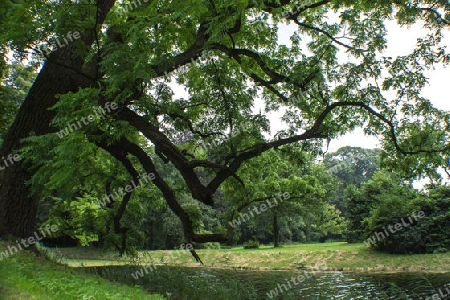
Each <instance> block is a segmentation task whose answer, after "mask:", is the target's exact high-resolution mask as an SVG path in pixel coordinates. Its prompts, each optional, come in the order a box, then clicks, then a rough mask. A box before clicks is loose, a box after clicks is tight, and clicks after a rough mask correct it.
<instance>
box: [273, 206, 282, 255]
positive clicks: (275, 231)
mask: <svg viewBox="0 0 450 300" xmlns="http://www.w3.org/2000/svg"><path fill="white" fill-rule="evenodd" d="M273 247H274V248H278V247H280V228H279V227H278V216H277V214H276V213H275V214H273Z"/></svg>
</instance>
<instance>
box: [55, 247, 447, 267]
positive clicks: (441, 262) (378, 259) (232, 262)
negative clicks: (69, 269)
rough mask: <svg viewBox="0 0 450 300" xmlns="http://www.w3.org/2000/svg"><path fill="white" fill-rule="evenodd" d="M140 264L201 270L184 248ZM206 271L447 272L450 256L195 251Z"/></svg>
mask: <svg viewBox="0 0 450 300" xmlns="http://www.w3.org/2000/svg"><path fill="white" fill-rule="evenodd" d="M58 252H59V253H60V254H61V255H62V256H64V257H65V258H64V263H67V264H68V265H71V266H106V265H123V264H126V263H127V262H129V261H130V260H131V259H130V258H129V259H127V258H125V259H119V257H118V255H117V254H116V253H114V252H104V251H98V250H92V249H83V248H64V249H59V250H58ZM138 253H139V262H140V264H150V263H154V264H155V265H167V266H185V267H198V266H199V263H197V262H195V260H194V259H193V257H192V256H191V255H190V253H189V252H187V251H185V250H184V251H183V250H158V251H139V252H138ZM197 253H198V254H199V256H200V257H201V259H202V261H203V262H204V263H205V265H206V266H207V267H212V268H227V269H250V270H296V269H306V270H318V269H320V270H330V271H335V270H342V271H346V272H363V273H366V272H367V273H392V272H448V271H449V268H448V267H447V266H448V265H449V264H450V253H439V254H416V255H407V254H404V255H397V254H387V253H380V252H376V251H373V250H370V249H367V247H366V246H365V245H364V244H362V243H361V244H347V243H345V242H335V243H317V244H296V245H286V246H283V247H282V248H276V249H274V248H273V247H270V246H262V247H260V248H259V249H244V248H243V247H235V248H232V249H201V250H197Z"/></svg>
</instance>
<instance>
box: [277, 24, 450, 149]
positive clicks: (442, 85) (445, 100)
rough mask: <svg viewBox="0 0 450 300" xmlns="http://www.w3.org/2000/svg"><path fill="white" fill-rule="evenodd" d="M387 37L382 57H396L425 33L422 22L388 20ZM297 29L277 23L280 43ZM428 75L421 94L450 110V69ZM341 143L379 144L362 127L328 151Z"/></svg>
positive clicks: (286, 41) (448, 38) (449, 41)
mask: <svg viewBox="0 0 450 300" xmlns="http://www.w3.org/2000/svg"><path fill="white" fill-rule="evenodd" d="M386 27H387V29H388V36H387V41H388V45H387V49H386V50H385V51H384V52H383V55H385V56H391V57H396V56H399V55H407V54H410V53H411V51H412V50H413V49H414V47H415V45H416V40H417V38H418V37H423V36H425V35H426V33H427V31H426V30H425V29H424V28H423V27H422V26H421V25H414V26H411V27H410V28H406V27H400V26H398V25H397V24H396V23H395V22H394V21H389V22H387V26H386ZM296 30H297V25H295V24H293V23H291V24H290V25H287V24H284V25H281V26H279V31H278V33H279V41H278V42H279V43H280V44H285V45H287V46H289V45H290V40H289V38H290V36H292V34H293V33H294V32H295V31H296ZM443 42H444V43H445V44H448V45H450V35H449V34H447V36H446V38H445V39H444V40H443ZM344 50H345V49H343V51H342V53H341V55H340V58H341V59H343V60H345V58H346V56H347V55H346V54H345V51H344ZM426 74H427V76H428V77H429V85H428V86H427V87H426V88H425V89H424V91H423V95H424V96H425V97H427V98H429V99H430V101H431V102H432V103H433V105H435V106H436V107H437V108H439V109H443V110H448V111H450V101H449V92H448V85H449V83H450V68H444V67H442V66H439V67H437V68H436V69H435V70H433V71H430V72H427V73H426ZM271 119H272V120H273V122H271V123H272V124H273V125H274V126H273V127H274V128H273V130H275V131H276V127H277V125H276V124H279V121H276V122H275V119H276V117H274V118H271ZM343 146H353V147H362V148H375V147H377V146H379V141H378V139H377V138H376V137H374V136H366V135H364V133H363V130H362V129H358V130H355V131H354V132H350V133H347V134H346V135H344V136H342V137H339V138H337V139H335V140H332V141H331V142H330V145H329V148H328V151H329V152H334V151H336V150H337V149H339V148H340V147H343Z"/></svg>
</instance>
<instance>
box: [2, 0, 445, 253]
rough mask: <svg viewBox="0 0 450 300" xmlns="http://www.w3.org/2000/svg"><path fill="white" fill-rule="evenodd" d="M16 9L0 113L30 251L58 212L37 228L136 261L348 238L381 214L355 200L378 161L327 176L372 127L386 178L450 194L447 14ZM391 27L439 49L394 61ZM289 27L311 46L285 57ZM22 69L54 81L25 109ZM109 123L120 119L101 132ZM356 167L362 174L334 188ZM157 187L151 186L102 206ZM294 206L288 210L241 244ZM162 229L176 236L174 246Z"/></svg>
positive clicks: (68, 6) (39, 84)
mask: <svg viewBox="0 0 450 300" xmlns="http://www.w3.org/2000/svg"><path fill="white" fill-rule="evenodd" d="M138 4H140V5H138ZM2 6H5V7H6V8H7V10H6V12H3V10H2V12H1V13H0V17H1V19H0V24H1V25H2V27H5V28H8V29H7V30H4V31H2V32H1V33H0V41H1V54H2V58H3V59H2V64H1V70H2V71H3V75H4V76H6V77H8V78H7V79H5V80H3V82H2V90H1V92H2V93H6V92H9V93H10V94H14V97H15V98H14V99H13V100H14V101H12V102H11V103H10V102H8V101H7V100H6V99H5V98H4V97H2V98H1V100H0V111H2V113H3V112H5V113H4V116H3V115H2V118H5V119H6V120H7V122H6V123H2V124H1V126H3V127H0V133H1V134H2V136H3V134H4V142H3V144H2V148H1V149H0V157H4V156H7V155H8V154H9V153H13V152H16V151H20V153H21V156H22V157H23V158H24V159H23V160H21V161H20V162H17V163H15V164H14V165H12V166H10V167H9V168H7V169H4V170H0V180H1V182H0V235H2V232H3V231H5V232H7V233H11V234H14V235H17V236H23V237H27V236H28V235H29V234H30V233H31V232H33V230H34V228H35V227H36V220H35V218H34V216H36V215H37V212H38V208H39V206H41V207H42V205H44V204H45V205H46V207H47V208H49V209H47V210H46V212H45V213H43V215H42V216H44V215H45V214H47V213H48V215H47V216H48V217H47V218H45V217H43V218H42V220H40V221H42V222H43V223H44V224H45V223H58V224H60V225H61V227H60V228H62V230H61V232H60V233H59V234H60V235H70V236H71V237H72V238H74V239H76V240H78V241H79V243H80V244H83V245H87V244H90V243H93V242H99V243H100V244H104V245H105V246H106V247H115V248H117V249H118V250H119V251H120V252H121V253H124V252H126V251H130V252H132V251H133V250H134V249H137V248H140V247H143V246H144V245H146V246H147V247H155V246H156V245H165V246H170V247H174V246H176V245H175V244H176V243H177V242H175V240H176V239H178V238H183V239H184V242H192V243H205V242H226V241H230V240H234V241H236V242H237V241H239V238H240V237H239V236H236V235H234V236H233V234H234V233H233V232H236V231H241V232H240V233H241V234H242V235H245V240H248V239H250V238H252V237H258V236H259V237H261V238H264V239H268V238H271V239H272V240H273V243H274V245H275V246H278V244H279V241H280V238H281V237H284V239H285V240H292V239H294V240H304V241H308V240H313V239H316V238H317V239H318V238H320V237H321V236H324V235H325V236H326V235H329V234H341V233H344V232H343V231H344V228H345V227H346V223H345V220H344V219H342V218H344V217H347V216H348V219H349V222H350V225H349V226H350V228H351V229H355V228H356V227H357V226H359V224H361V221H362V220H363V219H365V218H367V217H369V214H370V213H371V212H369V211H368V209H374V208H375V205H376V204H377V201H378V202H380V201H383V199H381V198H380V197H381V196H380V197H378V196H377V193H382V191H380V190H376V191H374V193H371V192H370V191H369V190H370V188H369V186H370V185H368V186H367V187H364V188H363V190H362V191H356V190H352V189H358V187H359V185H361V183H362V182H364V181H367V180H368V179H369V178H370V176H371V174H373V173H374V171H375V166H377V165H378V161H377V160H376V159H375V157H378V153H375V152H374V153H368V154H369V156H370V159H367V160H366V159H360V158H358V157H359V156H360V155H361V154H362V152H364V151H363V150H360V152H359V153H358V150H357V149H344V150H342V152H340V153H338V155H336V157H334V158H333V157H327V158H326V159H325V161H324V165H318V166H314V163H313V162H314V160H315V159H316V158H318V157H320V156H321V155H322V154H323V152H324V150H323V149H324V148H325V146H326V144H327V142H328V141H330V140H331V139H334V138H336V137H339V136H341V135H343V134H345V133H347V132H349V131H352V130H353V129H355V128H358V127H364V132H365V133H366V134H368V135H376V136H378V137H380V139H381V145H382V146H383V149H384V150H383V154H382V162H383V165H384V166H385V167H386V168H387V170H388V171H394V172H396V173H397V174H399V176H400V178H406V179H408V180H413V179H417V178H422V177H429V178H431V179H433V180H435V181H437V180H439V177H440V175H439V173H438V172H437V169H438V168H439V167H442V166H447V159H448V157H449V154H450V146H449V137H450V136H449V135H450V130H449V128H450V125H449V124H450V115H449V113H448V112H446V111H442V110H439V109H437V108H435V107H433V105H432V104H431V102H430V100H429V99H426V98H425V97H424V96H423V94H422V89H423V87H425V86H426V84H427V77H426V72H427V71H428V70H431V69H432V68H433V67H435V66H436V65H438V64H441V65H448V64H449V62H450V59H449V58H450V54H449V53H448V50H447V49H446V48H445V45H444V44H443V41H442V39H443V36H444V34H445V33H446V32H448V26H449V20H450V13H449V10H450V7H449V3H448V1H446V0H421V1H412V0H411V1H384V0H378V1H366V0H361V1H347V0H346V1H342V0H322V1H319V0H317V1H313V0H307V1H302V2H301V3H299V2H297V1H289V0H279V1H278V0H275V1H273V0H251V1H250V0H231V1H229V0H226V1H225V0H214V1H208V0H195V1H184V0H175V1H158V0H152V1H145V2H139V3H137V2H133V6H134V7H133V6H132V5H131V4H129V3H128V2H122V1H120V2H119V1H117V2H116V1H113V0H99V1H88V0H80V1H70V0H62V1H58V2H54V1H43V0H38V1H6V2H5V3H4V4H2ZM388 20H395V21H396V22H397V23H398V24H399V25H403V26H409V25H413V24H416V23H423V24H425V28H424V30H425V32H426V34H425V35H424V36H420V37H418V38H417V43H416V46H415V48H414V49H407V50H409V51H406V54H404V55H400V56H397V57H390V56H388V55H387V54H386V53H385V50H386V48H387V47H388V43H387V28H386V23H387V21H388ZM286 23H289V24H290V25H291V26H293V28H295V29H296V30H295V31H293V32H290V33H288V35H289V41H288V42H285V43H282V42H280V41H281V39H282V36H283V35H285V34H286V33H285V32H283V30H282V28H284V25H285V24H286ZM342 54H345V55H344V56H346V57H347V58H346V59H344V60H343V59H342V58H341V57H342ZM10 60H12V61H17V60H23V61H24V62H25V61H28V62H29V63H30V66H31V67H35V70H36V71H38V72H39V73H38V75H37V78H36V80H35V81H34V84H33V85H32V87H31V89H30V90H29V92H28V93H27V94H26V98H25V101H24V102H23V105H22V106H21V107H20V109H18V103H19V99H18V98H17V97H23V96H24V94H25V92H24V91H25V90H27V88H28V86H29V85H28V83H29V78H30V77H29V75H28V74H29V73H30V72H25V70H28V69H27V68H25V69H20V68H19V67H14V64H11V67H10V70H13V71H14V72H13V71H11V72H9V73H7V72H6V70H7V69H8V68H9V67H6V65H7V64H8V63H9V62H10ZM38 67H41V68H40V69H39V70H38ZM21 70H22V71H21ZM5 74H6V75H5ZM25 75H26V76H25ZM19 79H21V80H19ZM22 79H23V80H22ZM16 90H20V91H21V92H22V94H20V93H17V91H16ZM107 107H109V108H110V107H116V108H115V109H112V110H109V109H108V110H107V111H106V110H105V112H104V113H101V114H95V112H98V111H99V110H100V108H102V109H103V108H105V109H106V108H107ZM94 114H95V117H94ZM277 114H278V116H279V118H278V119H277V120H276V121H273V120H272V122H271V120H270V119H271V118H272V116H274V118H276V116H277ZM13 115H15V119H14V122H12V116H13ZM275 124H276V125H277V126H275ZM278 125H279V126H278ZM6 127H8V128H9V129H8V132H6ZM5 132H6V134H5ZM364 154H367V153H365V152H364ZM348 157H353V158H355V159H354V161H352V166H351V168H350V169H349V170H348V169H343V170H341V171H342V172H341V175H340V176H332V175H331V174H327V173H326V170H327V169H328V168H329V167H330V168H331V167H336V163H337V162H338V161H339V160H343V159H344V160H347V159H348ZM353 162H354V163H353ZM326 164H329V166H327V165H326ZM337 169H339V168H337ZM337 169H336V168H335V169H334V170H335V171H336V170H337ZM338 171H339V170H338ZM145 174H154V180H152V181H151V182H150V183H144V184H138V185H137V186H134V188H131V189H128V190H127V191H126V192H123V193H122V192H119V194H118V196H116V197H115V198H114V200H113V201H111V202H109V203H107V204H105V205H102V204H101V203H99V202H98V200H99V199H103V198H104V195H105V194H106V195H110V194H112V193H114V192H116V191H120V189H122V190H124V189H125V187H126V186H129V185H130V184H131V183H136V182H138V181H139V178H142V177H141V176H143V175H145ZM334 177H337V179H340V180H341V186H339V182H338V181H337V180H336V178H334ZM350 183H353V184H356V185H355V186H350V187H349V188H348V190H349V194H348V195H349V196H348V197H350V198H351V199H352V200H350V202H349V206H348V207H347V205H346V203H345V202H344V200H343V199H344V197H343V188H344V186H347V185H348V184H350ZM378 188H379V189H384V188H387V189H390V188H391V187H390V186H389V185H387V186H385V185H381V186H376V185H375V186H374V189H378ZM336 191H340V192H339V193H340V194H338V196H333V194H334V195H336V194H335V193H336ZM352 191H353V192H352ZM280 193H281V194H284V193H288V194H289V195H290V197H289V199H287V198H286V199H283V201H281V199H280V201H279V202H277V204H276V205H274V206H273V207H271V208H270V209H269V210H267V211H266V212H265V213H264V214H263V213H261V214H257V213H256V214H257V215H256V216H254V217H252V218H251V220H249V221H248V224H247V223H246V226H244V227H243V228H239V229H235V228H232V227H233V226H231V225H230V221H232V220H234V219H235V218H236V217H238V216H240V215H241V214H245V213H247V212H248V210H250V209H252V210H255V212H256V211H257V209H259V207H260V205H262V204H261V203H262V202H264V201H266V202H267V201H269V200H270V201H272V200H271V199H272V198H273V197H274V196H275V197H278V196H276V195H279V194H280ZM394 195H396V194H394ZM272 204H273V202H272ZM268 205H269V204H268ZM352 205H353V206H352ZM169 209H170V211H171V212H168V210H169ZM44 211H45V209H44ZM341 213H342V214H341ZM155 214H157V216H155ZM173 216H176V217H177V219H176V220H175V219H174V218H173ZM246 222H247V221H246ZM162 224H164V226H162ZM38 225H39V224H38ZM247 225H248V226H247ZM144 226H148V227H150V228H148V227H147V228H144ZM158 226H161V227H164V228H165V229H164V231H161V232H164V233H170V232H172V231H171V230H170V229H172V228H179V229H178V230H177V231H173V232H174V233H173V236H172V237H171V238H168V239H167V240H164V239H163V238H162V237H161V236H157V234H155V229H154V227H156V228H159V227H158ZM158 232H159V231H158ZM180 232H181V234H180ZM148 234H154V236H153V237H152V238H151V239H150V240H149V239H148V238H147V235H148ZM357 234H360V233H357ZM238 235H239V232H238ZM156 236H157V237H156ZM240 242H243V241H240ZM194 256H195V252H194Z"/></svg>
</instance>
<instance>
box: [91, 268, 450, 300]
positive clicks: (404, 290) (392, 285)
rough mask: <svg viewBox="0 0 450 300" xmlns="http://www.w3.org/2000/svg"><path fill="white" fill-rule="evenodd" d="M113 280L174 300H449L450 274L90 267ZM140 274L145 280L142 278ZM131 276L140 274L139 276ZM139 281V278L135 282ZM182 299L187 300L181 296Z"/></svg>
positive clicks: (92, 270)
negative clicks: (164, 295)
mask: <svg viewBox="0 0 450 300" xmlns="http://www.w3.org/2000/svg"><path fill="white" fill-rule="evenodd" d="M86 269H88V270H89V271H90V272H95V273H98V274H100V275H101V276H103V277H105V278H108V279H110V280H115V281H120V282H123V283H126V284H130V285H136V284H138V285H140V286H142V287H144V288H146V289H148V290H150V291H152V292H158V293H161V294H166V292H168V294H169V295H172V296H173V298H172V299H216V300H219V299H233V300H237V299H346V300H347V299H426V297H427V296H430V298H429V299H432V298H431V296H432V295H433V294H435V293H438V295H439V293H440V297H441V298H436V297H437V296H435V298H434V299H444V298H446V296H448V295H450V273H444V274H442V273H440V274H425V273H424V274H421V273H393V274H357V273H343V272H339V271H336V272H313V271H253V270H252V271H251V270H223V269H211V268H206V267H205V268H184V267H156V268H154V269H153V270H148V272H147V274H145V272H144V270H143V269H142V268H141V267H131V266H125V267H96V268H86ZM136 272H140V273H141V274H142V275H143V276H139V275H137V273H136ZM132 275H135V276H134V277H133V276H132ZM136 278H137V279H136ZM182 296H183V297H182Z"/></svg>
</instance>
